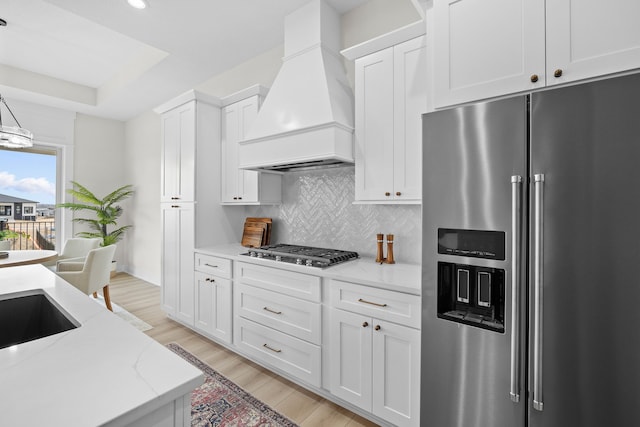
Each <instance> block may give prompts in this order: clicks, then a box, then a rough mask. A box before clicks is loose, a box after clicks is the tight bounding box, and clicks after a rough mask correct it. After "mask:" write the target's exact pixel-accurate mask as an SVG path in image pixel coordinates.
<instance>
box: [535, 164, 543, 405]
mask: <svg viewBox="0 0 640 427" xmlns="http://www.w3.org/2000/svg"><path fill="white" fill-rule="evenodd" d="M534 191H535V194H534V197H535V212H534V226H535V229H534V232H533V233H534V234H533V245H534V247H533V408H534V409H536V410H538V411H542V408H543V401H542V309H543V307H542V304H543V303H542V285H543V276H542V275H543V273H544V272H543V264H542V261H543V259H544V257H543V251H544V249H543V243H544V242H543V236H544V233H543V231H544V206H543V204H544V175H543V174H536V175H534Z"/></svg>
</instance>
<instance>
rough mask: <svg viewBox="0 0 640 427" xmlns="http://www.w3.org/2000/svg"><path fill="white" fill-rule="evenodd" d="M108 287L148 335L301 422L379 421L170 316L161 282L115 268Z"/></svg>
mask: <svg viewBox="0 0 640 427" xmlns="http://www.w3.org/2000/svg"><path fill="white" fill-rule="evenodd" d="M109 289H110V292H111V300H112V301H113V302H114V303H116V304H117V305H119V306H121V307H122V308H124V309H125V310H127V311H128V312H130V313H132V314H133V315H135V316H137V317H139V318H140V319H142V320H144V321H145V322H147V323H148V324H150V325H151V326H152V327H153V328H152V329H150V330H149V331H147V332H145V333H146V334H147V335H148V336H149V337H151V338H153V339H154V340H156V341H158V342H159V343H160V344H163V345H166V344H168V343H171V342H175V343H176V344H178V345H180V346H181V347H183V348H184V349H186V350H187V351H189V352H190V353H191V354H193V355H195V356H196V357H197V358H198V359H200V360H202V361H203V362H204V363H206V364H208V365H209V366H211V367H212V368H213V369H215V370H216V371H218V372H220V373H221V374H222V375H224V376H226V377H227V378H229V379H230V380H231V381H233V382H235V383H236V384H238V385H239V386H240V387H242V388H244V389H245V390H247V391H248V392H249V393H251V394H252V395H253V396H255V397H256V398H257V399H260V400H261V401H262V402H264V403H266V404H267V405H269V406H271V407H272V408H274V409H276V410H277V411H279V412H280V413H282V414H283V415H284V416H286V417H288V418H290V419H291V420H293V421H295V422H296V423H298V424H300V425H301V426H303V427H316V426H318V427H319V426H332V427H333V426H336V427H342V426H345V427H347V426H348V427H372V426H376V425H377V424H374V423H372V422H370V421H369V420H366V419H364V418H362V417H360V416H359V415H357V414H354V413H352V412H350V411H349V410H347V409H345V408H342V407H340V406H338V405H336V404H334V403H333V402H330V401H328V400H326V399H324V398H322V397H320V396H318V395H316V394H314V393H312V392H310V391H308V390H306V389H304V388H302V387H300V386H298V385H296V384H294V383H292V382H291V381H289V380H287V379H286V378H282V377H280V376H279V375H277V374H275V373H273V372H271V371H269V370H267V369H265V368H263V367H261V366H259V365H257V364H255V363H253V362H252V361H250V360H248V359H245V358H244V357H242V356H240V355H238V354H236V353H234V352H232V351H230V350H228V349H226V348H225V347H223V346H221V345H219V344H216V343H215V342H213V341H211V340H209V339H207V338H205V337H203V336H202V335H200V334H197V333H196V332H194V331H192V330H191V329H189V328H187V327H185V326H182V325H181V324H179V323H178V322H175V321H173V320H171V319H169V318H168V317H167V316H166V315H165V314H164V312H163V311H162V310H161V309H160V288H159V287H157V286H155V285H152V284H150V283H148V282H145V281H144V280H141V279H138V278H136V277H134V276H131V275H129V274H126V273H118V274H116V275H115V276H114V277H113V278H112V279H111V284H110V285H109Z"/></svg>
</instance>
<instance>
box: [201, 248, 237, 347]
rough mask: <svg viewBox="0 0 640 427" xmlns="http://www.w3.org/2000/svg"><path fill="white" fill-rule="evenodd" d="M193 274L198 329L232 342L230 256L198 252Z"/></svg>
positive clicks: (229, 342)
mask: <svg viewBox="0 0 640 427" xmlns="http://www.w3.org/2000/svg"><path fill="white" fill-rule="evenodd" d="M194 274H195V321H194V326H195V328H196V330H197V331H199V332H202V333H203V334H205V335H207V336H210V337H213V338H218V339H219V340H221V341H223V342H225V343H227V344H231V342H232V339H233V330H232V318H233V313H232V309H231V306H232V298H231V295H232V283H231V260H228V259H224V258H218V257H213V256H209V255H205V254H201V253H197V252H196V254H195V273H194Z"/></svg>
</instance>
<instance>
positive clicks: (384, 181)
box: [355, 48, 393, 201]
mask: <svg viewBox="0 0 640 427" xmlns="http://www.w3.org/2000/svg"><path fill="white" fill-rule="evenodd" d="M355 67H356V68H355V73H356V75H355V81H356V91H355V96H356V108H355V111H356V123H355V124H356V130H355V150H356V152H355V158H356V166H355V173H356V177H355V180H356V188H355V193H356V194H355V197H356V200H361V201H368V200H371V201H373V200H384V199H385V198H386V199H391V195H392V194H393V48H387V49H384V50H381V51H380V52H376V53H373V54H371V55H367V56H365V57H362V58H358V59H357V60H356V64H355ZM387 194H388V195H387Z"/></svg>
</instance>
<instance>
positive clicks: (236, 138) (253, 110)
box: [221, 86, 282, 205]
mask: <svg viewBox="0 0 640 427" xmlns="http://www.w3.org/2000/svg"><path fill="white" fill-rule="evenodd" d="M259 88H260V87H255V86H254V87H252V88H249V89H248V90H247V91H258V90H259ZM253 89H255V90H253ZM244 92H245V91H243V93H244ZM238 97H240V95H239V94H234V95H232V96H231V97H229V98H226V99H225V100H223V102H229V100H231V101H234V100H235V99H237V98H238ZM262 97H263V96H262V95H260V94H258V95H253V96H249V97H248V98H245V99H242V100H240V101H235V102H231V103H230V104H228V105H226V106H225V107H223V109H222V135H221V138H222V165H221V170H222V175H221V191H222V193H221V203H222V204H234V205H249V204H250V205H255V204H278V203H280V202H281V201H282V188H281V187H282V178H281V176H280V175H278V174H272V173H264V172H256V171H249V170H243V169H239V168H238V165H239V158H238V151H239V150H238V148H239V145H238V144H239V142H240V141H243V140H244V138H245V135H246V133H247V131H248V130H249V128H250V127H251V125H252V124H253V121H254V120H255V118H256V117H257V115H258V110H259V109H260V105H261V103H262Z"/></svg>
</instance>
